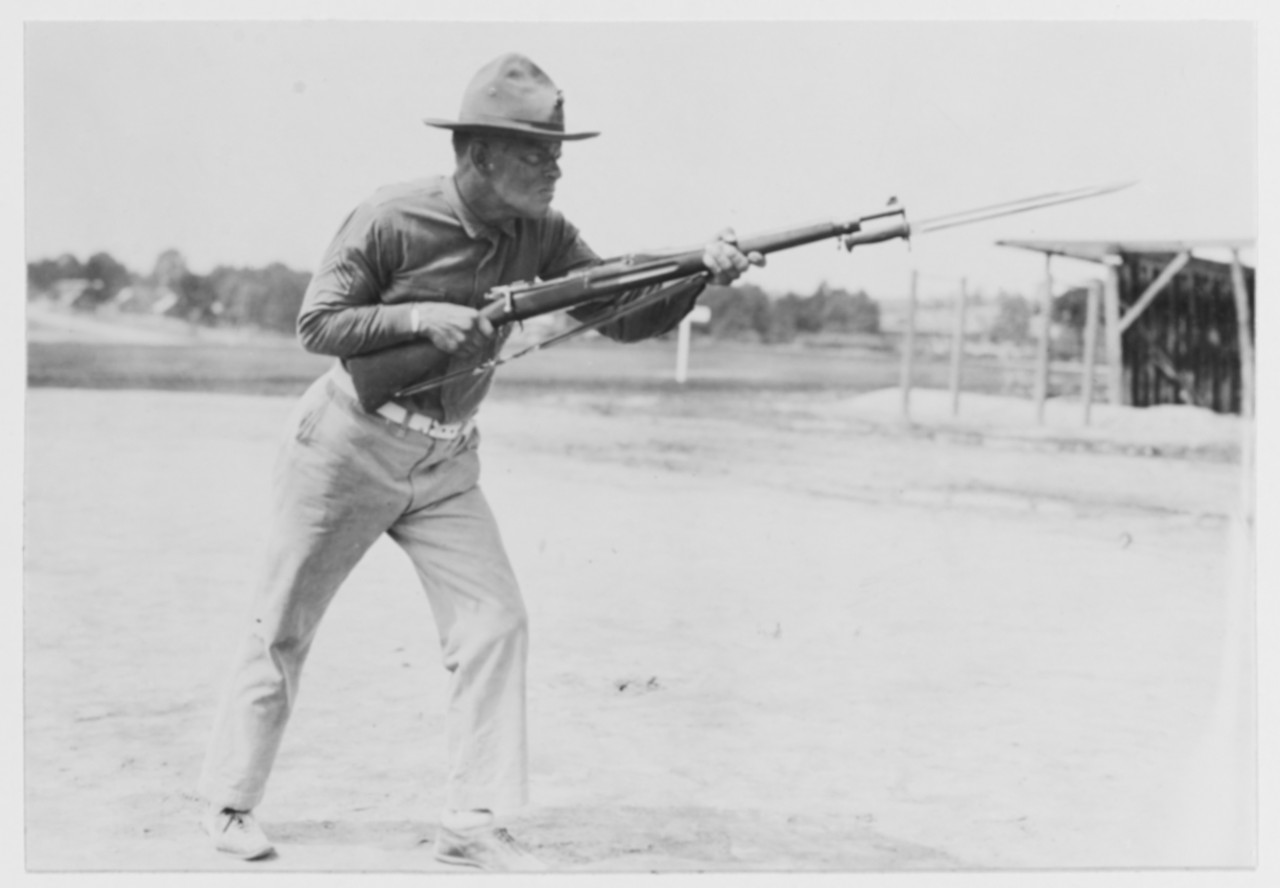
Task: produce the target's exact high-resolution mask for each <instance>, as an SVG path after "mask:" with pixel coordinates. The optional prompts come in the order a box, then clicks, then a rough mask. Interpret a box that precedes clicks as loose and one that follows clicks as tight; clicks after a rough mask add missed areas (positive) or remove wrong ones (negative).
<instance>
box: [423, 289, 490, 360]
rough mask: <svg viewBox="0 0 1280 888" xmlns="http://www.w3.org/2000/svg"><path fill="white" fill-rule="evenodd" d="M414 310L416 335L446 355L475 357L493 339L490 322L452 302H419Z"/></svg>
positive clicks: (478, 313) (482, 316) (471, 309)
mask: <svg viewBox="0 0 1280 888" xmlns="http://www.w3.org/2000/svg"><path fill="white" fill-rule="evenodd" d="M417 311H418V315H419V319H420V324H421V328H420V330H419V335H421V336H426V337H427V338H428V339H430V340H431V344H432V345H434V346H435V347H436V348H438V349H440V351H442V352H444V353H445V354H448V355H455V356H457V357H460V358H470V357H475V356H476V355H478V354H481V353H482V352H483V351H484V350H485V349H486V348H487V347H488V346H489V344H490V342H492V340H493V324H491V323H490V322H489V319H488V318H486V317H485V316H484V315H482V314H481V313H480V312H478V311H476V310H475V309H474V308H469V307H468V306H465V305H455V304H454V303H452V302H419V303H418V304H417Z"/></svg>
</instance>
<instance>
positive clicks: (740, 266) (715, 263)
mask: <svg viewBox="0 0 1280 888" xmlns="http://www.w3.org/2000/svg"><path fill="white" fill-rule="evenodd" d="M702 264H703V265H705V266H707V270H708V271H710V272H711V282H712V283H714V284H719V285H720V286H722V287H723V286H727V285H729V284H732V283H733V282H734V281H736V280H737V279H738V278H740V277H741V276H742V273H743V272H745V271H746V270H747V269H748V268H750V267H751V266H752V265H757V266H759V265H764V256H762V255H761V254H760V253H743V252H742V251H741V250H739V249H738V236H737V235H736V234H734V233H733V229H732V228H726V229H725V230H724V231H722V232H720V233H719V234H718V235H716V239H715V240H713V241H712V242H711V243H709V244H707V247H706V249H705V250H704V251H703V253H702Z"/></svg>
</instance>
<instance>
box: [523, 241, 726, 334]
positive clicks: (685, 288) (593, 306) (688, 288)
mask: <svg viewBox="0 0 1280 888" xmlns="http://www.w3.org/2000/svg"><path fill="white" fill-rule="evenodd" d="M561 221H562V222H563V229H562V230H561V231H559V232H557V233H558V234H559V235H560V237H559V246H558V247H557V248H556V249H554V250H553V251H552V253H553V258H552V260H551V262H549V263H548V264H547V265H546V266H545V270H544V272H543V274H542V277H543V279H544V280H545V279H549V278H553V277H561V276H563V275H566V274H571V273H573V272H575V271H584V270H586V269H589V268H591V267H592V266H594V265H599V264H601V262H602V261H603V260H601V258H600V257H599V256H598V255H597V254H596V252H595V251H594V250H592V249H591V247H589V246H587V243H586V241H584V240H583V239H582V235H581V234H580V233H579V232H578V229H577V228H575V227H574V226H573V224H572V223H570V222H568V221H567V220H563V219H562V220H561ZM706 286H707V279H706V278H705V277H704V276H702V275H697V276H694V277H690V278H683V279H681V280H678V281H674V282H671V283H666V284H655V285H653V286H649V287H639V288H637V289H634V290H627V291H625V292H623V293H620V294H618V295H616V296H610V297H605V298H603V299H597V300H594V301H592V302H589V303H586V304H584V305H580V306H578V307H576V308H572V309H570V310H569V315H570V316H571V317H573V318H575V319H576V320H578V321H581V322H584V323H589V322H591V321H593V320H595V319H596V318H599V317H600V316H602V315H604V314H607V313H608V312H611V311H614V310H615V309H617V308H621V307H622V306H625V305H629V304H631V303H632V302H635V301H636V300H637V299H643V298H645V297H646V296H648V295H649V294H650V293H653V292H656V291H658V290H662V291H664V293H665V295H664V296H663V297H662V298H661V299H659V300H658V301H656V302H654V303H653V304H651V305H648V306H646V307H644V308H642V309H639V310H638V311H635V312H632V313H631V314H628V315H625V316H623V317H621V318H619V319H618V320H616V321H610V322H609V323H607V324H602V325H601V326H600V327H597V328H596V329H597V330H598V331H599V332H600V333H602V334H603V335H605V336H607V337H609V338H610V339H613V340H616V341H618V342H639V341H640V340H642V339H650V338H652V337H654V336H661V335H662V334H663V333H666V332H667V331H668V330H672V329H674V328H675V327H676V325H677V324H679V323H680V321H681V320H683V319H684V316H685V315H687V314H688V313H689V312H690V311H692V310H693V306H694V303H696V302H697V301H698V297H699V296H700V295H702V291H703V290H704V289H706Z"/></svg>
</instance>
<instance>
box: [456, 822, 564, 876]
mask: <svg viewBox="0 0 1280 888" xmlns="http://www.w3.org/2000/svg"><path fill="white" fill-rule="evenodd" d="M436 860H438V861H440V862H441V863H451V864H454V865H456V866H473V867H476V868H477V869H482V870H485V871H486V872H491V873H540V872H546V871H547V870H548V869H550V867H548V866H547V865H546V864H545V863H543V862H542V861H541V860H539V859H538V858H537V857H534V856H533V854H532V853H530V851H529V849H527V848H525V847H524V846H523V845H521V844H520V843H519V842H517V841H516V840H515V839H514V838H512V836H511V833H509V832H507V831H506V830H505V829H502V828H500V827H499V828H498V829H493V828H491V827H486V828H481V829H474V830H453V829H449V828H448V827H446V826H442V827H440V830H439V832H437V833H436Z"/></svg>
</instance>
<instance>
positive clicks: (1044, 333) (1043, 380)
mask: <svg viewBox="0 0 1280 888" xmlns="http://www.w3.org/2000/svg"><path fill="white" fill-rule="evenodd" d="M1052 261H1053V254H1052V253H1045V254H1044V317H1043V318H1041V320H1042V321H1043V323H1042V324H1041V325H1040V343H1039V347H1038V348H1037V350H1036V388H1035V392H1036V422H1037V423H1039V424H1041V425H1043V424H1044V403H1045V401H1046V400H1047V399H1048V397H1049V326H1050V317H1051V316H1052V315H1053V274H1052V271H1051V269H1050V264H1051V263H1052Z"/></svg>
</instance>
